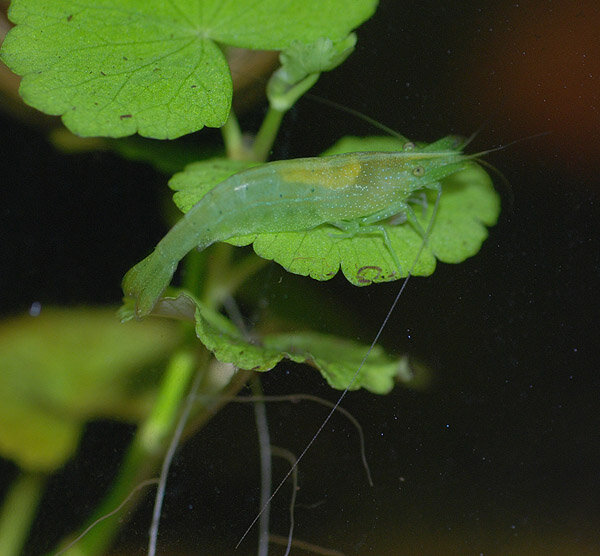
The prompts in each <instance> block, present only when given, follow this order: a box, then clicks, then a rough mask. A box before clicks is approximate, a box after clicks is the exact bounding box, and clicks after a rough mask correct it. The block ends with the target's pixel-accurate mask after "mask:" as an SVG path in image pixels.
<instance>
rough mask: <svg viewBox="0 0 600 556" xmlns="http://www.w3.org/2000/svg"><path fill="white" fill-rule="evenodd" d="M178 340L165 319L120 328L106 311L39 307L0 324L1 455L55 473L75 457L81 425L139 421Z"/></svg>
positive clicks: (25, 466)
mask: <svg viewBox="0 0 600 556" xmlns="http://www.w3.org/2000/svg"><path fill="white" fill-rule="evenodd" d="M179 339H180V336H179V331H178V328H177V326H176V325H175V324H174V323H172V322H169V321H166V320H158V319H154V320H148V321H146V322H143V323H140V322H134V323H128V324H126V325H122V324H120V323H119V321H118V319H117V317H116V314H115V310H114V309H111V308H101V309H91V308H87V309H84V308H81V309H55V308H44V309H43V311H42V313H41V315H40V316H38V317H32V316H29V315H26V316H22V317H17V318H13V319H10V320H7V321H4V322H3V323H1V324H0V453H1V454H2V455H3V456H4V457H7V458H10V459H13V460H14V461H16V462H17V463H18V464H19V465H20V466H21V467H24V468H27V469H29V470H31V471H52V470H54V469H56V468H58V467H60V466H61V465H62V464H63V463H64V462H65V461H66V460H67V459H68V458H69V457H70V456H71V455H72V454H73V452H74V450H75V449H76V447H77V443H78V440H79V436H80V434H81V431H82V428H83V425H84V423H85V422H86V421H87V420H89V419H93V418H100V417H108V418H116V419H125V420H133V421H135V420H137V419H139V418H141V417H143V416H144V415H145V413H146V412H147V410H148V409H149V407H150V405H151V402H152V397H153V388H154V385H155V382H154V380H153V379H156V378H157V375H156V372H153V373H152V374H150V375H148V374H146V375H145V376H142V374H141V372H142V371H144V370H148V368H149V367H155V369H156V365H157V364H158V363H160V362H161V360H163V359H165V358H166V357H167V356H168V355H169V353H170V351H171V350H172V349H173V348H174V347H175V346H176V344H177V343H178V341H179Z"/></svg>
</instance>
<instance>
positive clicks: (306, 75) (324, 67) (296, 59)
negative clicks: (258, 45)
mask: <svg viewBox="0 0 600 556" xmlns="http://www.w3.org/2000/svg"><path fill="white" fill-rule="evenodd" d="M355 45H356V35H355V34H354V33H351V34H350V35H348V37H346V38H345V39H344V40H343V41H338V42H333V41H332V40H331V39H327V38H325V37H320V38H318V39H317V40H316V41H315V42H313V43H308V44H307V43H302V42H300V41H294V42H292V44H291V45H290V47H289V48H287V49H286V50H284V51H283V52H281V54H280V56H279V61H280V63H281V67H280V68H279V69H278V70H277V71H275V72H274V73H273V75H272V76H271V78H270V79H269V82H268V83H267V97H268V98H269V103H270V104H271V106H272V107H273V108H275V109H277V110H280V111H283V112H284V111H287V110H289V109H290V108H291V107H292V106H293V105H294V104H295V103H296V101H297V100H298V99H299V98H300V97H301V96H302V95H303V94H304V93H305V92H306V91H308V89H310V88H311V87H312V86H313V85H314V84H315V83H316V81H317V79H318V78H319V75H320V74H321V72H324V71H331V70H332V69H334V68H336V67H337V66H339V65H340V64H341V63H342V62H343V61H344V60H345V59H346V58H347V57H348V56H350V54H352V51H353V50H354V46H355Z"/></svg>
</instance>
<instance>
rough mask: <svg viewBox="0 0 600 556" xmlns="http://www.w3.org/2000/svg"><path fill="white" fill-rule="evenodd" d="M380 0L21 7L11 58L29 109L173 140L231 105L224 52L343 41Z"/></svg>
mask: <svg viewBox="0 0 600 556" xmlns="http://www.w3.org/2000/svg"><path fill="white" fill-rule="evenodd" d="M376 5H377V2H376V0H302V2H298V1H294V2H283V3H282V2H281V1H280V0H203V1H202V2H200V1H198V0H172V1H170V2H164V1H163V0H13V2H12V3H11V7H10V12H9V16H10V18H11V20H12V21H13V22H14V23H15V24H16V26H15V27H14V28H13V29H12V30H11V31H10V32H9V33H8V35H7V37H6V39H5V41H4V44H3V47H2V52H1V55H2V59H3V61H4V62H5V63H6V65H8V66H9V67H10V68H11V69H12V70H13V71H14V72H15V73H17V74H19V75H22V76H23V80H22V83H21V89H20V91H21V95H22V97H23V99H24V100H25V102H27V103H28V104H30V105H31V106H33V107H35V108H38V109H39V110H41V111H43V112H46V113H47V114H53V115H60V116H62V118H63V121H64V123H65V125H66V126H67V127H68V128H69V129H70V130H71V131H73V132H74V133H76V134H78V135H82V136H91V135H105V136H108V137H124V136H126V135H131V134H133V133H136V132H137V133H139V134H140V135H143V136H146V137H154V138H157V139H165V138H169V139H173V138H175V137H179V136H180V135H183V134H186V133H191V132H192V131H196V130H198V129H201V128H202V127H203V126H205V125H206V126H211V127H220V126H222V125H223V124H224V123H225V121H226V120H227V116H228V113H229V108H230V106H231V95H232V86H231V76H230V73H229V68H228V66H227V62H226V60H225V57H224V56H223V53H222V48H221V45H231V46H239V47H243V48H255V49H273V50H281V49H284V48H286V47H288V46H289V45H290V44H291V43H292V41H294V40H299V41H303V42H311V41H314V40H316V39H318V38H319V37H329V38H330V39H331V40H333V41H337V40H341V39H343V38H344V37H346V36H347V35H348V33H349V32H350V31H351V30H352V29H354V28H355V27H357V26H358V25H360V24H361V23H362V22H363V21H365V20H366V19H367V18H369V17H370V16H371V15H372V13H373V11H374V10H375V7H376Z"/></svg>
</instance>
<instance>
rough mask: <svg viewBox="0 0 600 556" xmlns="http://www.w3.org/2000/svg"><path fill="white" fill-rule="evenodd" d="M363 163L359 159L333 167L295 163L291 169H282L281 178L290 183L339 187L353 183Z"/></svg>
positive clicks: (331, 187)
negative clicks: (301, 165) (302, 166)
mask: <svg viewBox="0 0 600 556" xmlns="http://www.w3.org/2000/svg"><path fill="white" fill-rule="evenodd" d="M361 167H362V164H361V163H360V161H358V160H353V161H348V162H346V163H345V164H343V165H341V166H334V165H332V167H331V168H327V167H323V165H322V164H320V165H319V167H313V168H311V167H310V166H309V167H304V168H301V167H300V166H297V165H295V166H294V167H290V168H289V169H283V170H282V169H280V170H279V172H280V173H281V178H282V179H283V180H284V181H286V182H290V183H302V184H306V185H318V186H321V187H326V188H328V189H339V188H342V187H346V186H348V185H351V184H353V183H354V182H355V181H356V179H357V178H358V175H359V174H360V170H361Z"/></svg>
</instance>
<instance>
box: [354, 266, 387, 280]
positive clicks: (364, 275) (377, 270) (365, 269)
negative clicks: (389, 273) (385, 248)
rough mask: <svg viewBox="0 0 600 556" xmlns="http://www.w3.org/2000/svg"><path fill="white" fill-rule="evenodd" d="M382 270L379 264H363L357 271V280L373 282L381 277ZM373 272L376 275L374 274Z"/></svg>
mask: <svg viewBox="0 0 600 556" xmlns="http://www.w3.org/2000/svg"><path fill="white" fill-rule="evenodd" d="M381 272H382V270H381V267H379V266H361V267H360V268H359V269H358V271H357V272H356V280H357V282H358V283H359V284H371V283H372V282H373V281H374V280H377V278H380V277H381ZM373 274H374V276H372V275H373ZM370 276H372V277H370Z"/></svg>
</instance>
